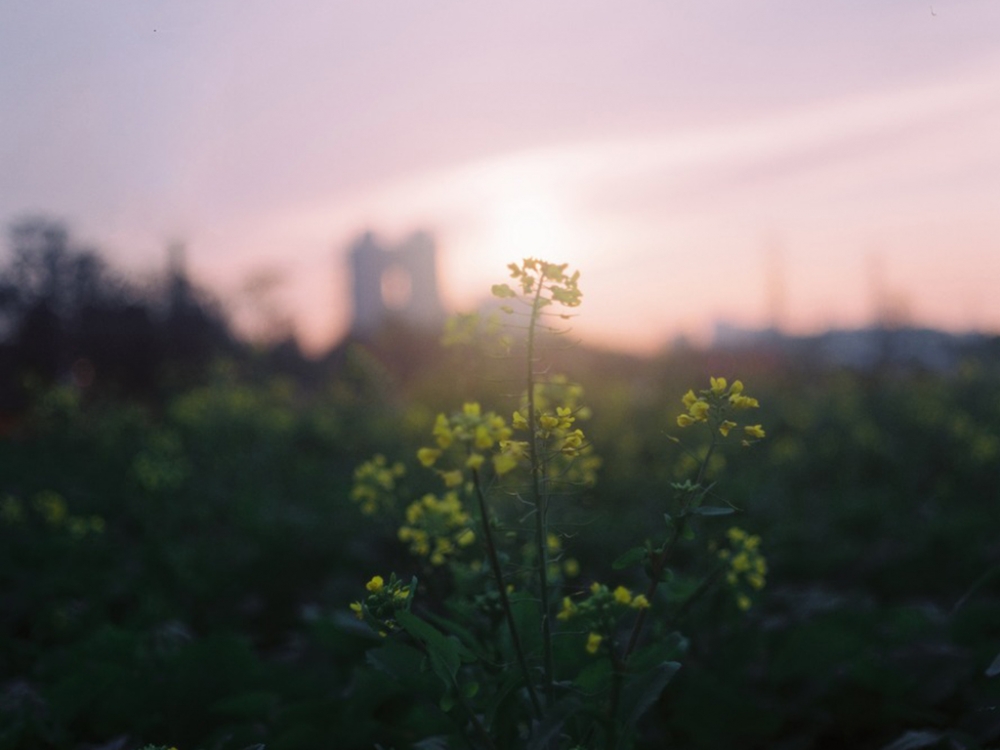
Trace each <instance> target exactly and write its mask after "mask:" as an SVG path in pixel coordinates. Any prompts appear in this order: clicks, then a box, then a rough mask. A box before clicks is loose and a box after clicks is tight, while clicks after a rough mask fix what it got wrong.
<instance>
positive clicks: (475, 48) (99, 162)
mask: <svg viewBox="0 0 1000 750" xmlns="http://www.w3.org/2000/svg"><path fill="white" fill-rule="evenodd" d="M0 113H2V114H0V174H2V175H3V179H2V180H0V222H2V223H3V224H4V225H9V224H10V223H11V222H12V221H14V220H16V219H18V218H21V217H23V216H25V215H37V214H44V215H46V216H51V217H54V218H57V219H62V220H65V221H67V222H68V224H69V225H70V227H71V229H72V230H73V232H74V234H75V235H77V236H79V237H81V238H82V239H84V240H85V241H87V242H89V243H92V244H94V245H96V246H98V247H100V248H102V249H103V250H104V251H105V252H106V254H107V255H108V257H109V258H110V259H111V260H112V261H113V262H114V263H116V264H118V265H124V266H125V267H127V268H128V269H131V270H133V271H135V272H136V273H142V272H147V271H151V270H156V269H160V268H163V267H164V266H165V264H166V262H167V251H166V248H167V246H168V244H169V243H171V242H174V241H181V242H184V243H185V245H186V247H187V253H186V257H187V263H188V266H189V268H190V271H191V272H192V274H193V275H194V276H195V277H196V278H197V279H198V280H199V281H200V282H202V283H204V284H206V285H208V286H210V287H211V288H212V289H213V290H215V291H216V292H217V293H218V295H219V296H220V298H221V299H222V300H223V301H225V302H227V303H229V304H231V305H233V306H234V307H237V308H239V307H240V304H241V301H243V302H245V301H246V299H247V298H248V296H249V293H248V292H246V288H247V287H248V286H251V287H253V282H254V280H255V279H256V283H257V285H256V287H255V288H256V290H257V293H258V294H261V293H262V291H261V290H262V289H265V288H266V289H270V293H271V294H272V295H273V297H272V298H270V299H269V300H268V301H267V304H268V305H269V306H270V307H271V308H273V309H277V310H280V311H282V313H283V314H287V316H288V317H290V318H291V320H292V321H293V324H294V329H295V330H296V332H297V333H298V334H299V336H300V338H301V339H302V340H303V342H304V343H305V344H306V345H307V346H309V347H310V348H311V349H313V350H318V349H321V348H324V347H326V346H329V345H330V344H331V343H333V342H334V341H335V340H336V339H337V338H339V337H340V336H341V335H343V333H344V332H345V331H346V330H347V327H348V325H349V322H350V320H349V316H350V309H349V293H348V279H347V270H348V268H347V258H346V256H347V250H348V245H349V243H350V242H351V241H352V240H353V239H354V238H355V237H356V236H357V235H358V234H360V233H361V232H363V231H365V230H369V229H370V230H372V231H374V232H376V234H379V235H381V236H382V237H384V238H385V239H386V240H387V241H390V242H392V241H395V240H397V239H399V238H401V237H404V236H406V235H409V234H410V233H411V232H412V231H414V230H420V229H424V230H428V231H430V232H432V233H433V234H434V235H435V237H436V238H437V243H438V247H439V262H440V272H441V274H440V275H441V278H440V281H441V288H442V292H443V295H444V301H445V303H446V305H447V306H448V307H449V308H451V309H467V308H469V307H470V306H473V305H475V304H476V303H477V301H478V300H479V299H480V298H482V297H483V296H484V294H485V293H486V291H487V290H488V289H489V286H490V284H492V283H495V282H498V281H501V280H502V278H503V276H504V272H505V271H504V267H505V265H506V263H507V262H509V261H511V260H515V259H517V258H520V257H522V256H525V255H536V256H541V257H546V258H550V259H552V260H556V261H564V260H565V261H569V262H570V263H571V264H573V265H574V266H577V267H579V268H580V270H581V274H582V278H581V288H582V289H583V291H584V305H583V307H582V308H581V316H580V318H579V319H578V321H577V322H576V324H575V327H576V331H577V333H578V334H579V335H580V336H581V337H583V338H585V339H587V340H590V341H593V342H594V343H597V344H603V345H613V346H618V347H622V348H627V349H631V350H634V351H650V350H652V349H655V348H658V347H659V346H662V345H663V344H664V343H666V342H667V341H669V340H670V339H671V338H673V337H674V336H676V335H677V334H684V335H687V336H690V337H693V338H695V339H696V340H705V338H706V336H707V335H708V334H709V332H710V330H711V326H712V324H713V322H714V321H717V320H726V321H729V322H732V323H734V324H737V325H741V326H747V327H753V326H766V325H769V324H770V323H772V322H779V323H780V324H781V325H782V326H783V327H784V328H786V329H787V330H789V331H791V332H795V333H802V332H809V331H816V330H820V329H823V328H826V327H830V326H861V325H866V324H868V323H870V322H872V320H873V319H874V318H875V317H876V316H877V315H879V314H880V310H881V313H882V314H888V312H890V311H891V313H892V314H894V315H899V316H903V317H904V318H906V319H908V320H910V321H912V322H913V323H914V324H918V325H931V326H937V327H942V328H945V329H950V330H965V329H972V328H976V329H980V330H986V331H994V332H995V331H1000V295H998V294H997V293H996V288H997V287H998V285H1000V2H996V0H943V1H941V2H934V3H926V2H916V1H913V2H910V1H905V2H904V1H903V0H882V1H881V2H879V3H871V2H863V1H862V0H844V1H842V2H836V3H832V2H830V3H808V4H807V3H801V2H799V1H798V0H780V1H779V0H762V1H761V2H744V1H742V0H697V1H696V0H689V1H686V2H668V1H667V0H627V1H626V2H624V3H615V4H612V3H608V2H597V1H596V0H553V1H551V2H549V1H546V2H541V3H539V2H533V3H529V2H527V1H526V0H523V1H517V0H515V1H514V2H510V3H505V4H503V5H500V4H471V3H465V2H459V1H458V0H447V1H441V2H434V3H410V2H402V0H391V1H390V0H381V1H380V0H367V1H365V2H362V1H361V0H358V1H357V2H353V1H348V0H341V1H337V2H329V1H327V0H323V1H321V0H295V1H293V2H288V3H282V4H280V6H279V4H277V3H273V2H265V1H264V0H256V1H255V0H206V2H203V3H197V4H196V3H184V2H177V0H147V1H144V2H142V3H136V2H133V1H132V0H102V1H101V2H99V3H81V2H71V1H70V0H51V1H49V2H33V3H23V2H15V1H14V0H0ZM262 279H269V280H270V281H269V282H268V283H267V284H264V285H263V286H261V280H262Z"/></svg>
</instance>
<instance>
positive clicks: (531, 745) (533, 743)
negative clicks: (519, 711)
mask: <svg viewBox="0 0 1000 750" xmlns="http://www.w3.org/2000/svg"><path fill="white" fill-rule="evenodd" d="M582 710H583V703H581V702H580V701H579V700H577V699H576V698H575V697H569V698H564V699H563V700H561V701H558V702H557V703H556V704H555V705H553V706H551V707H550V708H549V711H548V713H547V714H546V716H545V718H544V719H542V721H540V722H538V723H537V724H535V726H534V727H532V730H531V740H530V741H529V742H528V746H527V749H526V750H545V749H546V748H548V747H550V746H551V745H552V741H553V740H554V739H555V738H556V737H558V736H559V733H560V732H561V731H562V728H563V726H564V725H565V724H566V720H567V719H569V718H570V717H571V716H573V715H574V714H578V713H580V712H581V711H582Z"/></svg>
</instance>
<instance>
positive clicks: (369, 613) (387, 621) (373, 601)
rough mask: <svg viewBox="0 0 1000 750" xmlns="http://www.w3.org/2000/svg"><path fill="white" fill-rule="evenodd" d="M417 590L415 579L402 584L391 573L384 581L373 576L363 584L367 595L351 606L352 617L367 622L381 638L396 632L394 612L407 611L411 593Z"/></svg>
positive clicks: (411, 598) (397, 625) (379, 577)
mask: <svg viewBox="0 0 1000 750" xmlns="http://www.w3.org/2000/svg"><path fill="white" fill-rule="evenodd" d="M416 588H417V579H416V578H413V579H411V580H410V582H409V583H403V582H402V581H401V580H399V579H398V578H396V574H395V573H392V574H390V576H389V580H388V581H386V580H385V579H384V578H382V576H373V577H372V579H371V580H370V581H368V583H366V584H365V589H367V591H368V594H367V595H366V596H365V597H364V598H363V599H361V600H360V601H356V602H353V603H352V604H351V611H352V612H353V613H354V616H355V617H357V618H358V619H359V620H362V621H363V622H367V623H368V624H369V625H370V626H371V627H372V628H373V629H374V630H375V631H377V632H378V634H379V635H381V636H383V637H384V636H386V635H388V634H389V633H391V632H393V631H395V630H398V629H399V624H398V623H397V622H396V612H398V611H399V610H401V609H402V610H409V609H410V603H411V602H412V601H413V593H414V591H416Z"/></svg>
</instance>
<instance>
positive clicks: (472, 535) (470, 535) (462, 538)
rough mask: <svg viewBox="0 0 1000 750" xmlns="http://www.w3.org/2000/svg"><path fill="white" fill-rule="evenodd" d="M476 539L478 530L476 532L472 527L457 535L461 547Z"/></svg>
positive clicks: (457, 541)
mask: <svg viewBox="0 0 1000 750" xmlns="http://www.w3.org/2000/svg"><path fill="white" fill-rule="evenodd" d="M474 541H476V532H474V531H473V530H472V529H466V530H465V531H462V532H460V533H459V535H458V536H456V537H455V542H456V543H457V544H458V546H459V547H468V546H469V545H470V544H472V543H473V542H474Z"/></svg>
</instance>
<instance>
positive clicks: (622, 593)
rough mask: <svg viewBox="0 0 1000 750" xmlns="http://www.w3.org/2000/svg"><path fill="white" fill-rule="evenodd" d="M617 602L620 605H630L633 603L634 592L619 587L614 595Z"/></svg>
mask: <svg viewBox="0 0 1000 750" xmlns="http://www.w3.org/2000/svg"><path fill="white" fill-rule="evenodd" d="M613 596H614V598H615V601H616V602H618V603H619V604H625V605H629V604H631V603H632V592H631V591H629V590H628V589H627V588H625V587H624V586H619V587H618V588H616V589H615V591H614V594H613Z"/></svg>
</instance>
